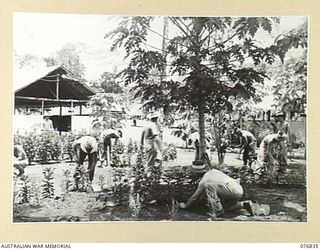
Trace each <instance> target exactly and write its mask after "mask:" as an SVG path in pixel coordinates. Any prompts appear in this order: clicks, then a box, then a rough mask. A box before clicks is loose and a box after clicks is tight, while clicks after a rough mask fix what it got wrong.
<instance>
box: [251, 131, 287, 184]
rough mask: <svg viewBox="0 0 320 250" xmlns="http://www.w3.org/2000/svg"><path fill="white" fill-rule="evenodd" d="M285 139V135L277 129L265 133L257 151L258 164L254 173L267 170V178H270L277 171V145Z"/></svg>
mask: <svg viewBox="0 0 320 250" xmlns="http://www.w3.org/2000/svg"><path fill="white" fill-rule="evenodd" d="M286 140H287V136H286V135H285V134H284V133H283V132H282V131H279V132H278V133H277V134H270V135H267V136H266V137H265V138H264V139H263V140H262V142H261V144H260V146H259V151H258V163H259V164H258V165H259V167H258V168H256V169H255V171H254V172H255V174H257V175H261V174H262V172H263V171H267V172H268V176H269V179H270V180H271V179H272V178H273V177H274V176H275V175H276V174H277V173H278V169H277V168H276V166H277V164H280V163H281V158H280V161H279V146H281V144H282V145H283V143H284V142H285V141H286Z"/></svg>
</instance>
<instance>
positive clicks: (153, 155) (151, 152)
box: [141, 113, 162, 171]
mask: <svg viewBox="0 0 320 250" xmlns="http://www.w3.org/2000/svg"><path fill="white" fill-rule="evenodd" d="M158 118H159V115H158V114H157V113H154V114H152V115H151V116H150V120H151V121H152V124H150V125H149V126H147V127H145V128H144V130H143V132H142V135H141V147H142V148H143V147H144V149H145V150H146V154H147V171H148V170H150V168H152V167H154V166H156V167H159V168H160V167H161V165H162V142H161V132H160V129H159V125H158V123H157V122H158Z"/></svg>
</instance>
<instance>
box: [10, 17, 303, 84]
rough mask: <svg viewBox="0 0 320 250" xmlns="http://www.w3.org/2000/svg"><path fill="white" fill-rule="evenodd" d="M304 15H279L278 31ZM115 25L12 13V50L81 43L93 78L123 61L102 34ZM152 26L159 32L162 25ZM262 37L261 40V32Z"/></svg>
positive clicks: (48, 50)
mask: <svg viewBox="0 0 320 250" xmlns="http://www.w3.org/2000/svg"><path fill="white" fill-rule="evenodd" d="M303 18H304V17H300V16H297V17H282V19H281V24H280V27H279V32H282V31H287V30H290V29H292V28H295V27H296V26H297V25H299V24H300V23H301V21H302V19H303ZM116 26H117V21H116V19H115V18H114V17H112V16H106V15H93V14H87V15H84V14H46V13H45V14H43V13H14V17H13V48H14V53H15V54H17V55H23V54H31V55H35V56H37V57H46V56H50V55H52V54H53V53H54V52H55V51H57V50H59V49H60V48H62V47H63V46H64V45H65V44H66V43H81V44H83V45H84V47H83V53H81V55H80V56H81V60H82V63H83V64H84V65H85V67H86V72H85V78H86V80H89V81H90V80H96V79H98V78H99V76H100V75H101V74H102V73H103V72H105V71H110V72H113V70H114V68H115V67H116V66H119V67H121V65H124V63H123V58H122V56H121V53H120V52H114V53H111V52H110V51H109V46H110V42H109V41H108V39H105V38H104V36H105V34H107V33H108V32H109V31H111V30H113V29H114V28H115V27H116ZM155 29H157V30H158V31H159V33H162V27H161V25H157V27H155ZM152 39H153V41H152V43H151V44H154V43H155V42H156V41H155V40H156V39H159V38H156V37H153V38H152ZM261 40H264V39H263V35H262V36H261ZM159 41H161V39H159ZM156 43H158V42H156ZM158 47H160V46H158Z"/></svg>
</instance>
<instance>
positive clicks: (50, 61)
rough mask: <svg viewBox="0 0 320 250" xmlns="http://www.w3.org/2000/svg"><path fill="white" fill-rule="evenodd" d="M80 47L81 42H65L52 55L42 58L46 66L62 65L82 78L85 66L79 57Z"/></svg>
mask: <svg viewBox="0 0 320 250" xmlns="http://www.w3.org/2000/svg"><path fill="white" fill-rule="evenodd" d="M81 49H82V46H81V44H73V43H67V44H65V45H64V46H63V47H62V48H61V49H59V50H58V51H56V52H55V54H54V55H53V56H49V57H45V58H43V60H44V61H45V62H46V64H47V66H48V67H50V66H54V65H62V66H64V67H65V68H66V69H68V70H69V71H70V72H72V73H73V74H74V75H75V76H76V77H77V78H79V79H83V77H84V71H85V66H84V64H83V63H82V62H81V59H80V53H81Z"/></svg>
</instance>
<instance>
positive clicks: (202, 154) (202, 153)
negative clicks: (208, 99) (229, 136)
mask: <svg viewBox="0 0 320 250" xmlns="http://www.w3.org/2000/svg"><path fill="white" fill-rule="evenodd" d="M198 112H199V137H200V138H199V142H200V147H199V160H200V161H203V162H204V163H206V162H205V160H206V157H205V154H206V148H207V145H206V135H205V120H204V110H203V105H202V104H201V105H199V110H198Z"/></svg>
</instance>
